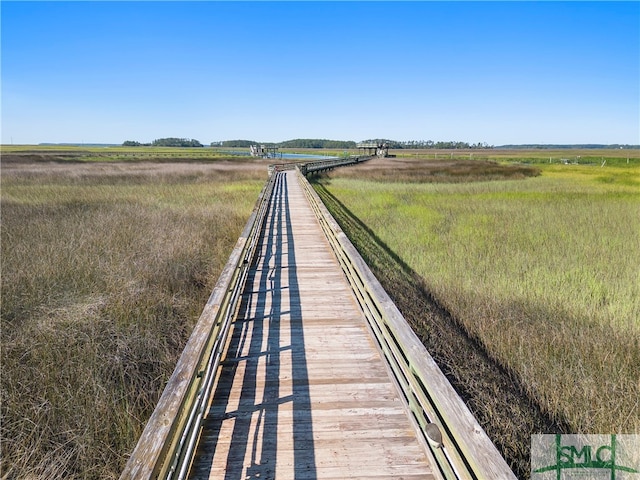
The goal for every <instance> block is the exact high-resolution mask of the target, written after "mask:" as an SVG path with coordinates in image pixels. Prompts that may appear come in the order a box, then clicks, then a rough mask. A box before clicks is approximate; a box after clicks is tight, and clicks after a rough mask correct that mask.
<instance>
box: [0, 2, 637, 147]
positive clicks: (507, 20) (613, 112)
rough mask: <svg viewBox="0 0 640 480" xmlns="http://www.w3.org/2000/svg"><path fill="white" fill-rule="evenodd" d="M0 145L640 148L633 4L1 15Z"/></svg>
mask: <svg viewBox="0 0 640 480" xmlns="http://www.w3.org/2000/svg"><path fill="white" fill-rule="evenodd" d="M0 13H1V16H2V143H4V144H8V143H12V142H13V143H14V144H19V143H40V142H87V143H88V142H96V143H122V142H123V141H124V140H137V141H140V142H150V141H152V140H154V139H156V138H162V137H187V138H195V139H197V140H200V141H201V142H202V143H204V144H209V143H210V142H212V141H217V140H229V139H251V140H257V141H273V142H278V141H283V140H289V139H293V138H327V139H335V140H356V141H358V140H364V139H369V138H389V139H394V140H430V139H431V140H434V141H439V140H443V141H446V140H458V141H467V142H471V143H475V142H487V143H489V144H493V145H503V144H507V143H631V144H638V143H640V2H636V1H633V2H567V3H564V2H530V3H529V2H402V3H400V2H372V3H369V2H344V3H343V2H317V3H316V2H282V3H276V2H257V3H254V2H208V1H200V2H150V1H146V2H126V1H112V2H90V1H88V2H27V1H23V2H7V1H2V3H1V12H0Z"/></svg>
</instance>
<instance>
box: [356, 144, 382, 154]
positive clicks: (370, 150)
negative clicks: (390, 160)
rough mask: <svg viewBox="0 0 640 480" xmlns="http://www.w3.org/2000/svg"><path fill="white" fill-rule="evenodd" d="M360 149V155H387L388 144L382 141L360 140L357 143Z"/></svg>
mask: <svg viewBox="0 0 640 480" xmlns="http://www.w3.org/2000/svg"><path fill="white" fill-rule="evenodd" d="M357 147H358V148H359V149H360V151H361V153H362V155H368V156H372V155H376V156H377V157H388V156H389V144H388V143H387V142H382V143H371V142H362V143H359V144H358V145H357Z"/></svg>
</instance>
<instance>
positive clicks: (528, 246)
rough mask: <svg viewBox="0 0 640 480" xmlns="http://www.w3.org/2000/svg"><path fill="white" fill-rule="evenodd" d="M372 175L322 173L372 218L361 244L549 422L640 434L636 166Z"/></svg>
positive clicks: (344, 199) (343, 198)
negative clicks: (415, 178)
mask: <svg viewBox="0 0 640 480" xmlns="http://www.w3.org/2000/svg"><path fill="white" fill-rule="evenodd" d="M357 168H360V167H356V168H354V169H353V170H356V169H357ZM345 171H346V170H345ZM380 173H381V172H375V171H372V172H371V173H368V172H366V171H365V170H364V169H363V170H362V172H360V174H359V175H358V174H357V172H355V174H354V171H351V172H349V174H348V177H347V175H345V172H343V171H340V170H336V171H334V172H332V173H331V174H330V175H329V176H328V177H325V178H322V179H319V182H320V183H321V186H319V187H318V188H319V190H326V191H327V192H329V194H330V195H331V196H333V197H335V198H336V199H338V201H339V202H340V204H342V205H343V206H344V208H345V209H347V210H348V211H349V212H351V214H352V215H353V217H354V218H357V219H358V221H359V222H361V223H362V224H364V225H366V226H367V228H368V229H369V230H370V232H371V234H370V235H364V236H361V238H359V239H358V238H356V239H355V242H356V244H357V245H358V248H359V249H362V250H366V249H367V244H369V243H372V242H374V241H377V242H380V243H381V244H383V245H385V246H386V248H388V249H389V251H390V252H392V253H393V256H394V257H395V258H397V261H398V262H400V263H401V264H403V265H406V268H408V269H410V271H412V272H415V273H416V275H417V278H419V279H420V281H421V282H424V286H425V291H426V292H427V295H430V296H433V298H434V300H435V302H436V304H437V305H439V306H441V307H443V308H444V310H446V311H447V312H448V313H449V314H450V315H451V317H452V322H454V323H456V324H459V325H461V326H462V327H463V329H464V330H465V331H466V332H467V335H468V337H469V338H471V339H474V340H476V341H477V344H478V345H480V346H481V348H482V349H483V350H484V351H485V352H486V354H487V355H488V356H489V357H490V358H492V359H493V360H494V361H495V362H496V363H497V364H498V365H499V366H500V367H501V368H503V369H504V370H505V371H506V372H508V374H509V375H510V376H511V377H512V378H513V380H514V382H515V383H516V384H517V385H519V386H520V388H521V389H522V395H523V396H525V397H526V398H528V399H529V400H530V401H531V402H533V404H535V405H536V408H539V409H540V411H542V412H544V413H545V415H546V416H547V417H548V418H549V419H550V420H551V421H554V422H558V424H559V425H566V428H567V429H568V430H569V431H570V432H572V433H578V432H583V433H603V432H604V433H613V432H620V433H638V432H640V405H639V402H638V399H639V398H640V324H639V323H638V319H639V318H640V277H639V273H638V272H639V270H638V266H639V264H638V258H640V194H639V189H638V185H639V184H638V180H640V170H639V169H638V167H637V166H636V167H633V166H632V167H628V168H626V167H622V166H621V167H610V168H601V167H600V166H596V167H588V166H574V165H569V166H552V167H549V168H546V167H544V168H542V175H541V176H538V177H535V178H528V179H526V180H498V181H482V182H478V181H471V182H468V183H449V184H445V183H433V182H432V183H416V182H411V183H409V182H402V181H400V182H398V181H394V180H393V179H395V178H396V177H398V175H396V174H393V175H390V176H389V177H385V176H381V175H380ZM400 176H401V175H400ZM603 176H606V178H607V179H608V181H604V182H603V181H602V180H601V179H602V177H603ZM356 177H357V179H356ZM390 178H391V180H390ZM423 178H426V175H425V176H423ZM474 180H476V179H475V178H474ZM363 199H366V201H363ZM347 233H348V234H349V235H351V232H349V231H348V232H347ZM367 260H368V261H371V262H372V264H375V262H376V261H375V258H372V259H367ZM386 287H388V288H389V290H390V291H393V290H394V284H393V282H389V283H388V284H387V285H386ZM396 295H397V296H398V298H400V297H401V296H402V293H401V292H397V291H396ZM392 296H393V293H392ZM416 333H417V334H418V335H419V336H423V337H424V336H425V335H429V332H428V331H426V332H423V331H420V327H418V328H417V332H416ZM441 360H442V364H443V365H444V368H445V370H446V369H448V368H451V364H449V362H448V360H447V359H446V358H444V359H441ZM480 374H482V375H484V374H483V373H480ZM471 402H472V403H474V405H475V407H477V408H479V409H480V410H484V416H485V418H490V420H489V421H491V422H503V423H506V424H508V423H509V422H511V421H512V419H511V418H509V415H511V412H509V411H508V410H506V409H500V408H498V409H496V408H495V407H496V405H498V404H499V402H495V403H489V404H484V405H478V404H477V403H478V402H474V401H473V399H472V400H471ZM475 407H474V408H475ZM487 412H491V413H487ZM491 417H493V418H491ZM532 433H539V432H536V431H534V430H531V431H529V432H527V435H526V436H527V437H528V435H530V434H532ZM545 433H549V432H545ZM525 447H527V448H528V445H526V446H525ZM524 471H526V469H524Z"/></svg>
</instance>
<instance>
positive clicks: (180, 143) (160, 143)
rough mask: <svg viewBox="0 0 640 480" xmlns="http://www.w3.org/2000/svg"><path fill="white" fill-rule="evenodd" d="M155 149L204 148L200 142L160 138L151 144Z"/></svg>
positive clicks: (186, 139)
mask: <svg viewBox="0 0 640 480" xmlns="http://www.w3.org/2000/svg"><path fill="white" fill-rule="evenodd" d="M151 145H152V146H154V147H202V146H204V145H202V144H201V143H200V142H199V141H198V140H195V139H188V138H175V137H169V138H158V139H157V140H154V141H153V142H152V143H151Z"/></svg>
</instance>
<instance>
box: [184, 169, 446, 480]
mask: <svg viewBox="0 0 640 480" xmlns="http://www.w3.org/2000/svg"><path fill="white" fill-rule="evenodd" d="M277 175H278V178H277V181H276V186H275V191H274V195H273V196H272V201H271V205H270V208H269V212H268V216H267V218H266V221H265V224H264V228H263V234H262V237H261V240H260V244H259V247H258V251H257V254H256V258H255V259H254V262H253V264H252V265H251V270H250V273H249V277H248V281H247V284H246V288H245V291H244V293H243V298H242V303H241V305H240V308H239V312H238V315H237V317H236V319H235V321H234V323H233V325H232V326H231V328H232V331H231V334H230V335H229V339H228V342H227V345H226V348H225V352H224V356H223V361H222V364H221V368H220V370H219V372H218V377H217V380H216V385H215V388H214V391H213V394H212V398H211V400H210V407H209V409H208V412H207V418H206V419H205V421H204V425H203V429H202V433H201V437H200V441H199V444H198V447H197V453H196V456H195V459H194V462H193V465H192V467H191V470H190V477H189V478H192V479H209V478H211V479H214V478H215V479H226V480H241V479H242V480H244V479H294V478H295V479H310V480H311V479H378V480H380V479H433V478H439V473H438V472H437V471H435V470H436V469H435V468H433V466H432V465H433V461H432V460H430V459H431V458H432V457H430V454H429V453H428V452H427V449H426V448H425V447H424V445H423V444H422V443H420V441H419V440H418V437H417V435H416V432H415V429H414V426H413V425H412V423H411V421H410V419H409V416H408V414H407V409H406V407H405V405H404V403H403V401H402V400H401V397H400V393H399V392H398V389H397V387H396V384H395V383H394V382H393V381H392V380H391V377H390V374H389V370H388V367H387V366H386V364H385V362H384V361H383V359H382V357H381V355H380V353H379V351H378V348H377V347H376V345H375V343H374V340H373V339H372V337H371V335H370V333H369V330H368V327H367V325H366V322H365V319H364V317H363V316H362V314H361V312H360V310H359V307H358V305H357V303H356V299H355V297H354V294H353V292H352V290H351V288H350V287H349V284H348V283H347V281H346V279H345V277H344V274H343V273H342V270H341V269H340V266H339V264H338V262H337V260H336V258H335V256H334V254H333V251H332V250H331V248H330V246H329V243H328V242H327V240H326V237H325V236H324V234H323V232H322V230H321V228H320V225H319V224H318V221H317V220H316V217H315V215H314V213H313V211H312V209H311V207H310V206H309V203H308V201H307V199H306V197H305V195H304V192H303V190H302V187H301V186H300V184H299V181H298V175H297V173H296V172H295V171H290V172H282V173H279V174H277Z"/></svg>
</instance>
